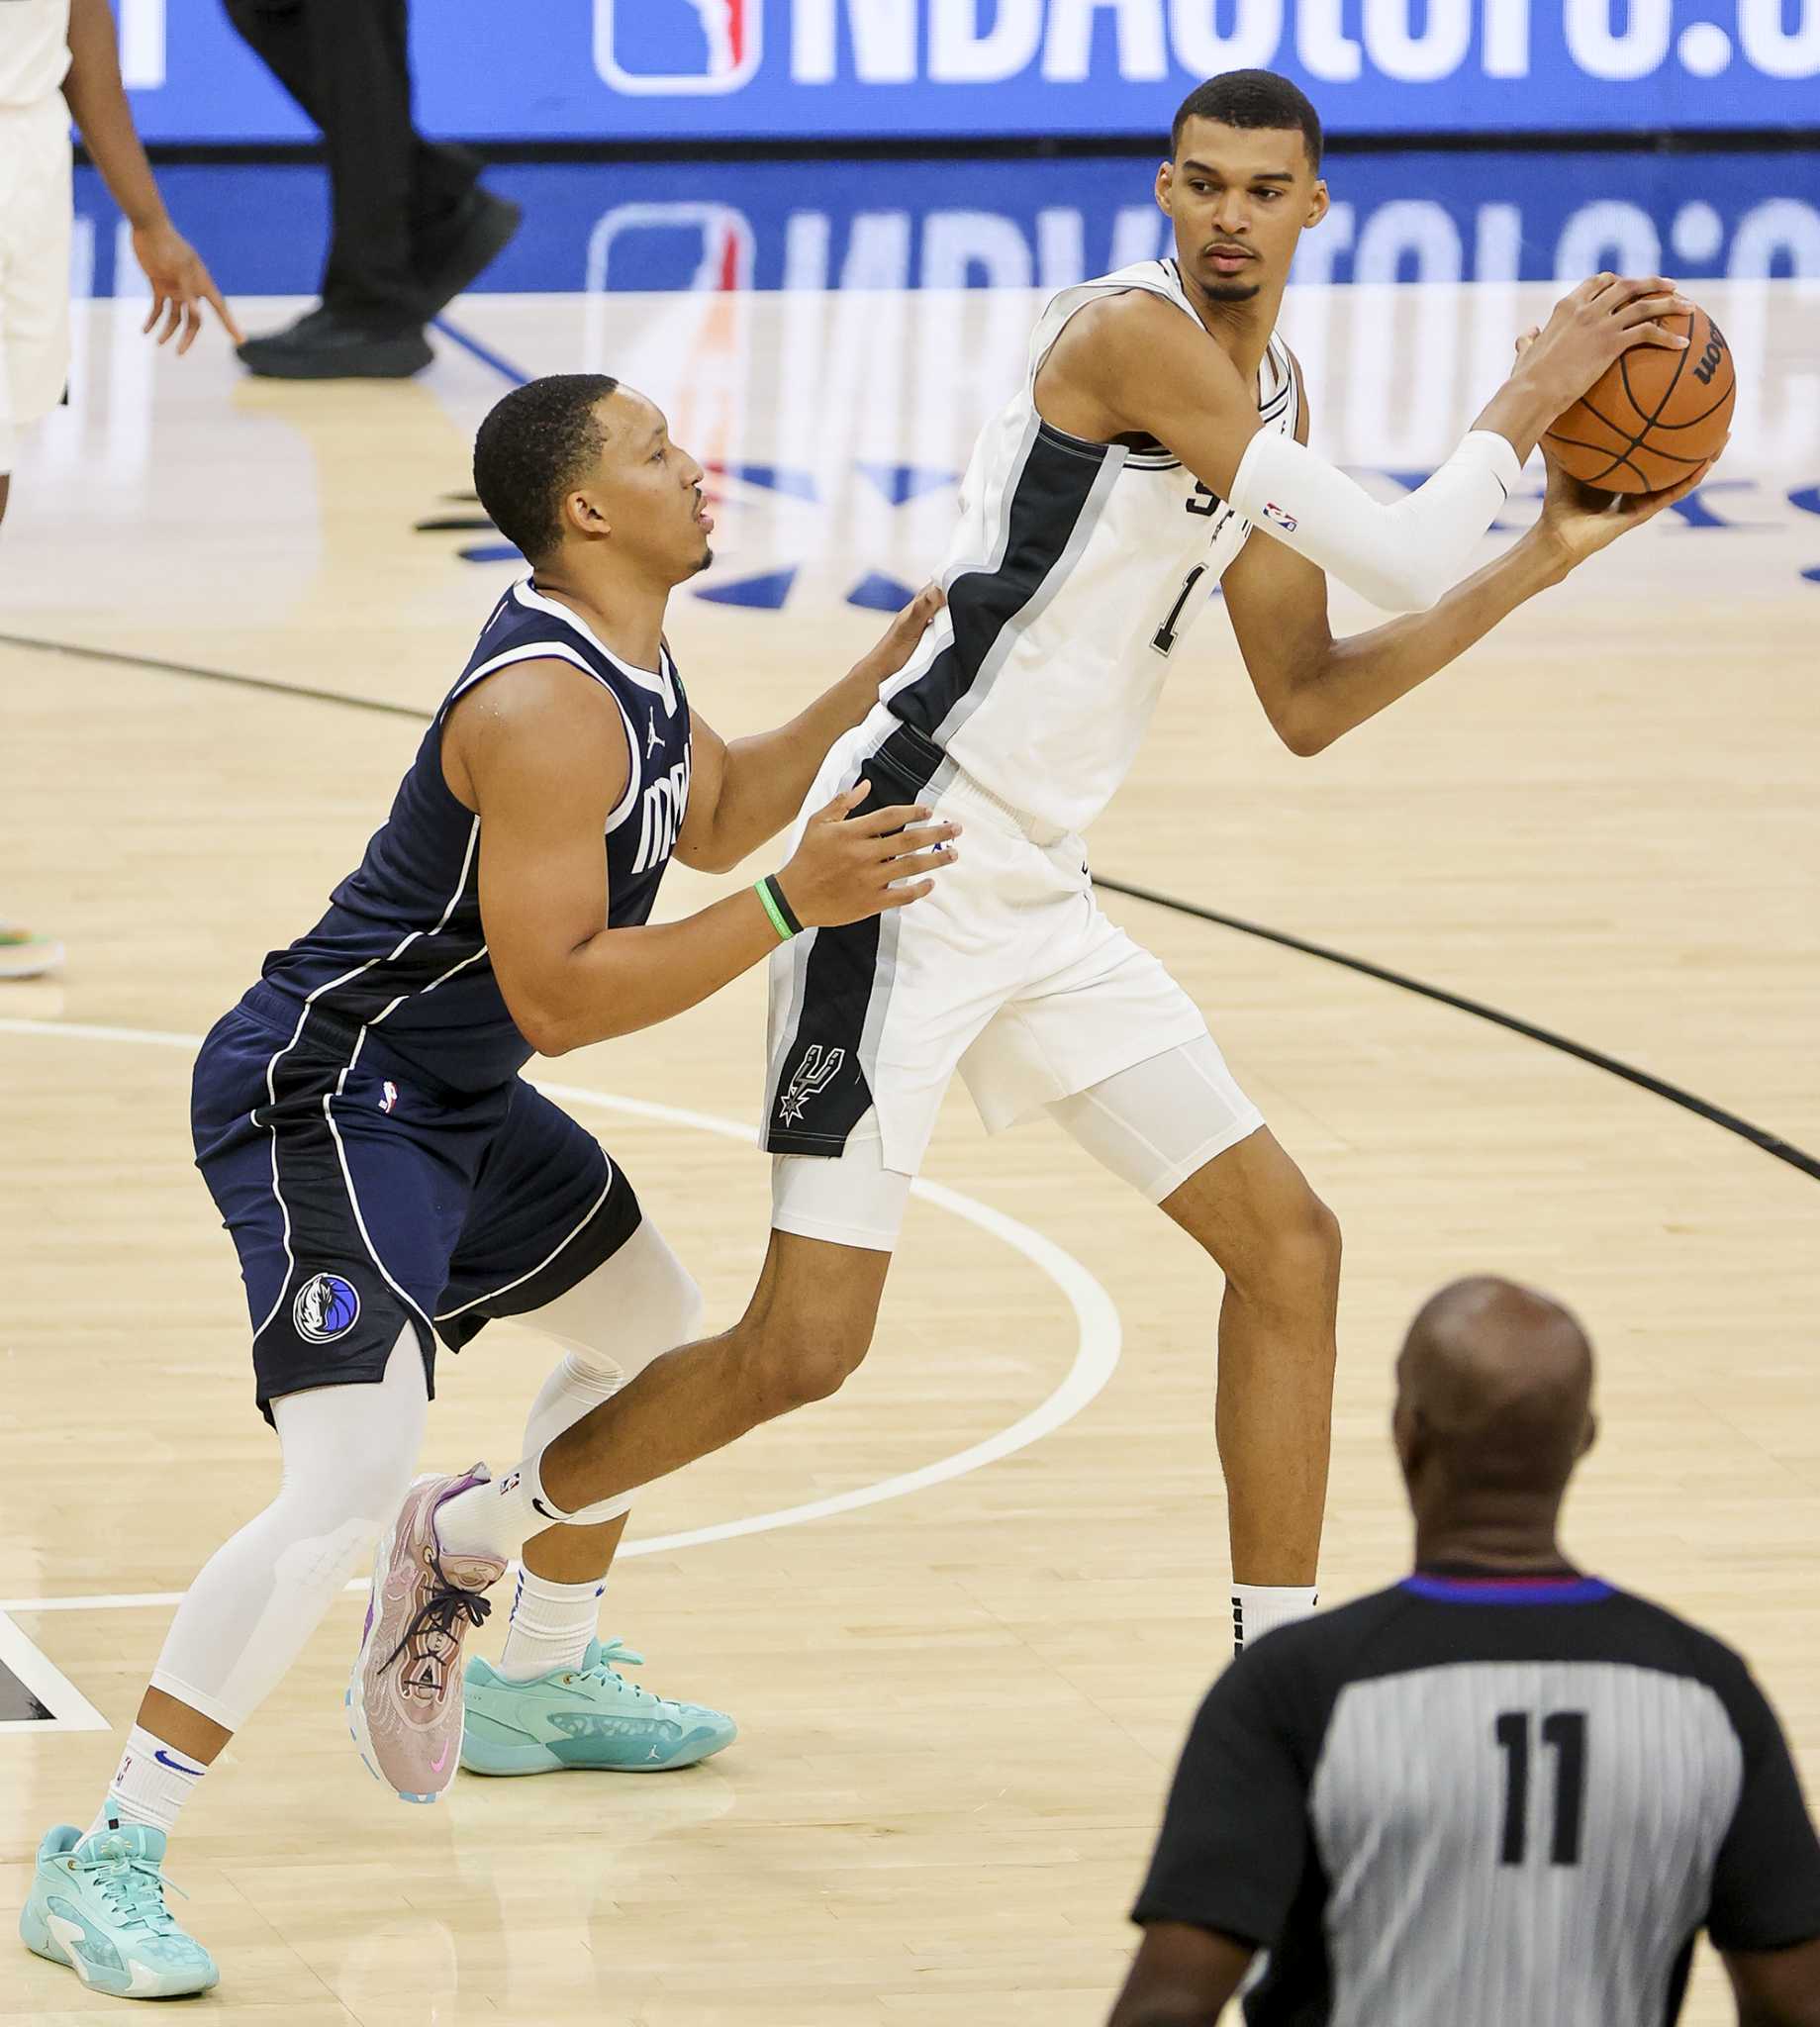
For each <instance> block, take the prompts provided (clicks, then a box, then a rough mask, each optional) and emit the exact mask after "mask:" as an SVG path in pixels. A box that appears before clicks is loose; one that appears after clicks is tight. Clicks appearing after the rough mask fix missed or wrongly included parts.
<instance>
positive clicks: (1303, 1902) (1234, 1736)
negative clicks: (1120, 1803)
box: [1135, 1573, 1820, 2027]
mask: <svg viewBox="0 0 1820 2027" xmlns="http://www.w3.org/2000/svg"><path fill="white" fill-rule="evenodd" d="M1135 1918H1136V1919H1137V1920H1138V1921H1139V1922H1151V1921H1181V1922H1190V1923H1194V1924H1196V1925H1197V1926H1199V1927H1202V1928H1208V1929H1214V1930H1217V1931H1219V1932H1220V1933H1222V1934H1226V1935H1230V1936H1234V1937H1236V1938H1238V1939H1239V1940H1240V1941H1243V1942H1249V1943H1252V1944H1255V1945H1257V1946H1258V1947H1260V1948H1261V1949H1264V1950H1267V1951H1268V1952H1269V1956H1268V1960H1267V1961H1266V1962H1265V1964H1264V1966H1263V1970H1262V1974H1261V1976H1259V1977H1257V1978H1256V1979H1255V1980H1254V1982H1253V1983H1252V1985H1251V1987H1250V1989H1249V1991H1248V1993H1247V1996H1246V1999H1245V2018H1246V2020H1247V2021H1248V2022H1249V2023H1250V2027H1290V2023H1293V2027H1664V2023H1665V2022H1673V2021H1674V2020H1675V2019H1676V2017H1677V2015H1678V2014H1679V2012H1680V2006H1681V1999H1682V1995H1683V1993H1684V1991H1685V1988H1686V1982H1687V1970H1688V1964H1689V1962H1690V1960H1691V1957H1692V1954H1693V1944H1694V1938H1695V1937H1696V1935H1697V1934H1698V1932H1699V1930H1700V1929H1701V1928H1702V1927H1704V1928H1706V1929H1707V1930H1708V1931H1709V1933H1710V1935H1711V1937H1712V1940H1713V1942H1714V1944H1715V1945H1716V1946H1717V1947H1718V1948H1720V1949H1723V1950H1775V1949H1783V1948H1787V1947H1789V1946H1791V1945H1794V1944H1797V1943H1803V1942H1807V1941H1809V1940H1810V1939H1812V1938H1814V1937H1816V1936H1820V1841H1816V1838H1815V1835H1814V1829H1813V1826H1812V1824H1811V1822H1810V1821H1809V1819H1808V1815H1807V1810H1806V1807H1805V1805H1804V1803H1803V1801H1802V1797H1801V1790H1800V1785H1799V1783H1798V1781H1797V1779H1796V1776H1795V1772H1794V1768H1793V1765H1792V1764H1791V1762H1790V1760H1789V1756H1788V1749H1787V1746H1786V1745H1785V1743H1784V1742H1783V1739H1782V1734H1781V1731H1780V1728H1779V1727H1778V1725H1777V1723H1776V1720H1775V1716H1774V1713H1773V1712H1772V1710H1771V1708H1770V1705H1769V1703H1768V1702H1767V1701H1766V1700H1765V1698H1764V1695H1763V1692H1762V1690H1761V1689H1758V1687H1757V1685H1756V1684H1755V1682H1753V1681H1752V1679H1751V1676H1750V1673H1749V1671H1748V1670H1747V1668H1746V1667H1745V1665H1744V1663H1743V1661H1741V1660H1740V1659H1739V1657H1738V1656H1737V1655H1736V1654H1734V1653H1733V1652H1732V1651H1731V1649H1730V1648H1728V1647H1725V1646H1723V1645H1722V1644H1721V1643H1720V1642H1719V1641H1717V1640H1714V1639H1712V1638H1711V1637H1710V1636H1709V1635H1707V1634H1705V1633H1702V1632H1700V1631H1698V1630H1697V1629H1696V1628H1695V1627H1693V1626H1690V1625H1688V1624H1686V1623H1685V1622H1684V1621H1683V1620H1681V1619H1678V1618H1676V1617H1675V1616H1674V1614H1673V1613H1671V1612H1668V1611H1664V1610H1663V1609H1661V1608H1660V1607H1659V1606H1657V1605H1653V1604H1649V1603H1646V1602H1645V1601H1644V1600H1643V1599H1641V1598H1638V1597H1632V1596H1629V1595H1627V1594H1626V1593H1623V1592H1621V1591H1615V1590H1613V1589H1611V1587H1610V1586H1608V1585H1605V1584H1602V1583H1599V1582H1597V1581H1595V1580H1593V1579H1590V1578H1583V1577H1582V1578H1572V1577H1569V1578H1560V1579H1541V1580H1537V1579H1522V1580H1515V1581H1512V1580H1497V1579H1487V1578H1483V1577H1468V1576H1465V1575H1462V1574H1457V1573H1456V1574H1451V1575H1443V1574H1438V1573H1423V1574H1419V1575H1417V1576H1414V1577H1411V1578H1409V1579H1408V1580H1406V1581H1405V1582H1404V1583H1402V1584H1399V1585H1397V1586H1396V1587H1395V1588H1394V1589H1392V1590H1389V1591H1385V1592H1380V1593H1377V1594H1376V1595H1375V1596H1372V1597H1367V1598H1362V1599H1360V1600H1359V1601H1358V1602H1357V1603H1355V1604H1350V1605H1346V1606H1343V1607H1341V1608H1340V1609H1338V1610H1336V1611H1330V1612H1327V1613H1324V1614H1322V1615H1321V1616H1320V1617H1318V1618H1314V1619H1308V1620H1305V1621H1303V1622H1301V1623H1300V1624H1297V1625H1293V1626H1288V1627H1285V1628H1283V1629H1282V1630H1281V1631H1278V1632H1275V1633H1272V1634H1270V1635H1268V1636H1267V1637H1266V1638H1264V1639H1263V1640H1260V1641H1259V1642H1258V1643H1257V1645H1256V1646H1255V1647H1252V1648H1249V1649H1247V1651H1246V1652H1245V1653H1244V1654H1243V1655H1242V1656H1241V1657H1240V1658H1239V1659H1238V1660H1237V1661H1236V1662H1234V1664H1233V1665H1232V1667H1231V1668H1230V1669H1229V1670H1228V1671H1227V1672H1226V1674H1225V1675H1224V1676H1222V1677H1221V1678H1220V1680H1219V1682H1218V1683H1217V1684H1216V1685H1215V1687H1214V1689H1212V1691H1211V1693H1210V1694H1209V1695H1208V1697H1207V1699H1206V1701H1205V1703H1204V1704H1202V1706H1201V1709H1200V1713H1199V1715H1198V1717H1197V1719H1196V1722H1195V1727H1194V1731H1193V1733H1192V1735H1191V1736H1190V1739H1189V1742H1188V1746H1187V1748H1186V1750H1185V1752H1184V1754H1183V1758H1182V1764H1181V1766H1180V1768H1179V1769H1178V1771H1177V1775H1176V1781H1175V1786H1174V1789H1173V1791H1172V1792H1171V1795H1170V1801H1169V1809H1168V1813H1167V1816H1166V1817H1165V1820H1164V1825H1163V1831H1162V1835H1161V1838H1160V1840H1159V1843H1158V1846H1157V1850H1156V1854H1155V1857H1154V1859H1153V1861H1152V1863H1151V1868H1150V1875H1149V1878H1148V1880H1147V1881H1146V1882H1145V1884H1144V1888H1143V1892H1142V1894H1141V1896H1140V1897H1139V1900H1138V1903H1137V1907H1136V1910H1135Z"/></svg>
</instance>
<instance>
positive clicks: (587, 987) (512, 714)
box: [443, 660, 956, 1056]
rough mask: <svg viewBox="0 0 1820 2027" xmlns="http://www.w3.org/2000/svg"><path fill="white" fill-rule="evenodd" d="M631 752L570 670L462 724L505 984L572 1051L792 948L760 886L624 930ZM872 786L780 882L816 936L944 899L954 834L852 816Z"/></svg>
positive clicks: (592, 692)
mask: <svg viewBox="0 0 1820 2027" xmlns="http://www.w3.org/2000/svg"><path fill="white" fill-rule="evenodd" d="M630 768H631V755H630V749H629V747H628V745H627V743H626V736H625V728H624V723H623V719H622V718H621V715H620V710H619V707H618V706H617V705H616V704H615V703H614V702H613V700H612V698H611V697H609V696H607V695H605V694H604V693H603V692H602V691H601V690H600V689H599V687H598V686H597V685H595V684H592V683H590V682H589V681H588V679H587V678H586V677H584V676H581V675H579V674H578V673H577V671H575V670H574V669H573V668H571V667H569V666H568V665H567V664H566V663H563V662H559V661H554V660H549V661H527V662H525V663H523V664H521V665H520V666H519V667H517V668H512V669H506V670H502V671H501V672H500V674H498V675H497V676H495V677H493V678H492V679H491V680H490V681H489V682H487V683H485V684H483V685H481V686H480V687H479V688H478V689H477V690H476V691H475V692H474V693H473V694H472V695H471V696H469V697H467V698H464V699H462V700H461V702H460V703H458V704H457V705H456V707H455V709H454V710H453V711H452V712H451V713H450V714H449V720H448V724H447V728H446V730H445V732H444V734H443V774H444V778H445V780H446V781H447V783H448V786H449V789H450V791H451V793H452V794H453V795H454V796H455V797H456V799H457V800H458V801H459V802H461V803H462V804H463V806H464V807H466V808H468V809H471V810H473V811H474V812H475V813H476V814H477V815H478V816H479V818H480V894H481V917H482V921H483V923H484V926H485V929H486V935H487V947H488V950H489V953H490V955H491V958H492V963H493V970H494V974H495V976H496V977H497V979H498V980H499V985H500V990H501V992H502V993H503V994H504V996H505V1000H506V1005H507V1008H508V1009H509V1011H510V1012H511V1014H512V1017H513V1019H514V1020H515V1021H516V1022H517V1023H518V1026H519V1029H520V1032H521V1033H523V1034H524V1036H525V1038H526V1040H527V1041H528V1042H529V1043H530V1044H531V1046H532V1047H533V1048H535V1049H536V1050H537V1051H538V1052H539V1053H540V1054H542V1055H546V1056H557V1055H563V1054H565V1053H567V1051H569V1050H570V1049H576V1048H581V1047H584V1046H586V1045H587V1044H588V1043H590V1042H595V1041H604V1040H606V1039H607V1038H608V1037H610V1036H612V1035H616V1034H630V1033H632V1032H633V1031H635V1030H636V1029H638V1028H640V1027H649V1026H651V1025H652V1024H653V1023H654V1022H656V1021H659V1020H667V1019H669V1018H670V1017H671V1015H672V1014H676V1013H684V1012H686V1011H687V1009H689V1008H691V1007H694V1006H696V1005H698V1004H699V1003H700V1002H701V1001H703V1000H705V999H707V998H708V997H709V996H710V995H711V994H713V993H717V992H718V991H719V990H720V988H721V987H722V986H724V985H726V984H728V983H729V982H730V981H731V980H733V979H735V978H737V977H738V976H739V974H740V973H741V972H743V971H746V970H749V969H750V968H751V966H753V965H754V964H756V963H757V962H758V961H759V960H760V958H762V957H764V956H766V955H768V954H769V952H770V951H772V950H773V949H775V948H776V947H777V930H776V928H775V927H774V926H773V924H772V921H771V919H770V917H769V916H768V915H767V913H766V911H765V907H764V904H763V903H762V902H761V901H760V900H759V898H758V896H757V895H756V894H755V893H751V892H747V893H743V894H736V895H732V896H730V897H729V898H728V899H726V900H724V901H718V902H716V903H715V904H714V905H713V907H711V908H706V909H703V910H702V911H701V913H700V914H698V915H693V916H690V917H687V918H686V919H684V920H682V921H679V922H664V923H661V924H642V925H640V926H637V927H626V928H609V927H608V925H607V902H608V890H607V859H606V854H605V852H604V851H603V850H602V847H601V840H602V837H603V836H604V834H605V832H606V828H607V822H608V819H609V817H610V816H611V814H612V812H613V811H614V809H615V808H616V807H617V806H618V804H619V802H620V799H621V798H622V797H623V794H624V792H625V787H626V783H627V781H628V779H629V778H630ZM866 788H867V785H866V784H865V783H860V784H859V785H858V786H856V787H855V788H853V789H851V790H848V791H847V792H846V793H845V794H844V795H842V796H839V797H837V798H836V799H835V800H834V802H833V803H830V804H829V805H828V807H827V809H826V810H824V811H822V812H821V813H820V814H819V815H818V816H817V817H815V818H814V819H812V820H811V821H810V824H809V826H808V829H807V831H806V833H805V836H804V839H803V842H802V844H801V845H800V846H799V847H798V850H797V852H796V854H795V856H794V857H793V858H792V859H791V861H790V863H789V864H788V865H787V866H786V867H785V868H784V870H783V872H782V873H781V874H780V875H779V876H778V880H779V885H780V886H781V888H782V889H783V891H784V893H785V895H786V897H787V899H788V902H789V905H790V907H791V908H792V910H793V911H794V912H795V913H796V915H797V917H798V918H799V919H800V920H801V921H802V922H803V923H804V924H806V925H810V924H822V923H827V922H847V921H855V920H857V919H859V918H860V917H863V916H868V915H878V914H881V913H882V912H884V911H885V910H887V909H892V908H903V907H906V906H907V905H908V904H910V902H912V901H916V900H920V899H921V897H922V896H923V895H925V894H927V893H928V892H929V889H930V885H931V880H930V877H929V876H930V875H932V874H933V873H935V872H936V871H938V870H939V869H940V868H941V867H942V866H944V865H946V864H948V863H949V862H950V861H951V859H952V857H953V849H952V839H953V837H954V836H955V835H956V826H955V825H954V824H952V823H937V824H931V823H928V822H927V818H928V814H929V813H928V811H927V810H926V809H923V808H919V807H904V808H896V809H889V810H880V811H876V812H874V813H872V814H870V815H868V816H866V817H863V818H857V819H854V820H851V821H848V820H846V819H847V814H848V812H849V811H850V810H852V809H854V808H856V807H857V806H858V804H859V803H860V802H862V801H863V800H864V798H865V794H866Z"/></svg>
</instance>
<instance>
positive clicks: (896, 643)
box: [860, 584, 948, 683]
mask: <svg viewBox="0 0 1820 2027" xmlns="http://www.w3.org/2000/svg"><path fill="white" fill-rule="evenodd" d="M947 603H948V600H947V596H946V594H945V593H944V592H943V590H942V588H941V586H940V585H939V584H925V585H924V586H923V587H922V589H921V590H920V591H919V592H918V593H917V594H916V596H915V597H914V598H913V599H911V600H910V604H909V605H907V606H906V607H905V608H904V610H903V611H902V612H901V613H900V614H899V615H898V616H897V618H896V619H894V620H893V621H892V623H891V625H890V626H889V627H886V628H885V633H884V637H883V638H882V639H881V640H880V641H879V644H878V645H877V646H876V647H874V648H872V649H871V650H869V651H868V653H867V654H866V655H865V657H864V659H863V660H862V661H861V663H860V666H861V667H862V668H863V669H864V670H865V671H866V677H867V680H868V681H869V682H873V683H882V682H884V681H885V679H886V678H887V677H888V676H895V675H896V674H897V673H898V671H899V670H900V669H901V668H902V667H903V666H904V664H905V663H906V662H907V661H909V660H910V656H911V654H913V653H914V652H915V647H916V643H917V641H918V640H920V639H921V638H922V636H923V634H924V632H926V631H927V629H928V625H929V622H930V621H931V620H932V619H934V617H935V615H936V614H937V613H939V612H940V611H941V609H942V607H943V606H945V605H946V604H947Z"/></svg>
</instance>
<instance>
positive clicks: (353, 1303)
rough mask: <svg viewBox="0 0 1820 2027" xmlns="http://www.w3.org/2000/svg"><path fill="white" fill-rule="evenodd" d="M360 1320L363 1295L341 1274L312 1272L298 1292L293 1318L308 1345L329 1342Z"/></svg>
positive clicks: (292, 1305)
mask: <svg viewBox="0 0 1820 2027" xmlns="http://www.w3.org/2000/svg"><path fill="white" fill-rule="evenodd" d="M359 1320H360V1297H359V1295H358V1293H357V1292H356V1290H355V1288H354V1285H353V1283H352V1282H350V1281H343V1280H342V1279H341V1277H340V1275H338V1274H313V1275H311V1277H310V1278H309V1280H308V1281H306V1282H305V1283H304V1285H303V1286H302V1288H300V1289H299V1290H298V1291H297V1300H296V1301H295V1302H294V1303H292V1304H291V1321H292V1322H293V1323H295V1324H296V1326H297V1334H298V1336H299V1337H301V1338H302V1339H303V1340H304V1341H305V1343H306V1344H328V1343H330V1342H331V1341H332V1340H333V1339H335V1338H336V1337H340V1336H342V1335H344V1334H345V1333H346V1332H347V1331H349V1330H351V1329H352V1328H353V1327H354V1325H355V1324H356V1323H357V1322H358V1321H359Z"/></svg>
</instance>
